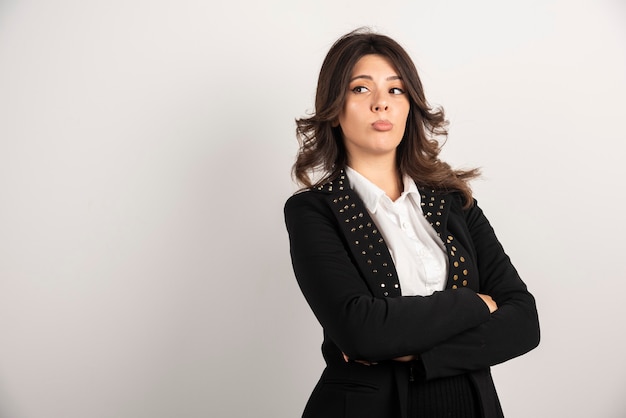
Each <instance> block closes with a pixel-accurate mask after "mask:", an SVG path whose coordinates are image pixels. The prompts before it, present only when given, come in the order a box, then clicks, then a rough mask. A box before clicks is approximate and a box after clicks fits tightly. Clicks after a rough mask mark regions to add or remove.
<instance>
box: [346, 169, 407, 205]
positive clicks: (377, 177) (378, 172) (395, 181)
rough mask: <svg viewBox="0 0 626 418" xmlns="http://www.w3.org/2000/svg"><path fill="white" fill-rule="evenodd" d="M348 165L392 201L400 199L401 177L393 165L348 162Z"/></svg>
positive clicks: (402, 186) (401, 189) (402, 185)
mask: <svg viewBox="0 0 626 418" xmlns="http://www.w3.org/2000/svg"><path fill="white" fill-rule="evenodd" d="M348 165H349V166H350V167H352V168H353V169H354V170H356V171H358V172H359V173H360V174H361V175H362V176H363V177H365V178H366V179H368V180H369V181H371V182H372V183H374V184H375V185H376V186H378V187H380V188H381V189H382V190H383V191H384V192H385V194H386V195H387V196H389V198H390V199H391V200H392V201H395V200H396V199H397V198H399V197H400V195H401V194H402V191H403V189H404V184H403V182H402V176H401V175H400V172H399V170H398V168H397V167H396V164H395V159H394V161H393V163H391V164H390V163H383V162H380V161H377V162H371V161H362V160H359V161H348Z"/></svg>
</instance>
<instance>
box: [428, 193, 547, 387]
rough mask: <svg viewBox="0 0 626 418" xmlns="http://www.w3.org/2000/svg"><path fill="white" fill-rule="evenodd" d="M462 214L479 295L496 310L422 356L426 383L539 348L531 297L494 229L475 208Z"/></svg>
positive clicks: (481, 212) (475, 205) (536, 322)
mask: <svg viewBox="0 0 626 418" xmlns="http://www.w3.org/2000/svg"><path fill="white" fill-rule="evenodd" d="M474 203H475V204H474V206H473V207H472V208H471V209H469V210H468V211H466V212H465V216H464V219H461V220H460V222H464V223H466V225H467V228H466V230H468V231H469V237H468V239H469V240H471V245H472V246H473V248H474V250H475V256H476V260H477V265H478V272H479V277H480V292H481V293H484V294H488V295H490V296H491V297H492V298H493V299H494V301H495V302H496V303H497V305H498V309H497V310H496V311H495V312H494V313H493V314H492V315H491V317H490V319H489V320H488V321H486V322H484V323H482V324H480V325H478V326H477V327H475V328H473V329H470V330H466V331H464V332H462V333H460V334H458V335H456V336H454V337H452V338H450V339H448V340H446V341H445V342H443V343H441V344H438V345H436V346H435V347H433V348H432V349H430V350H428V351H426V352H424V353H422V354H421V356H420V357H421V360H422V362H423V364H424V368H425V371H426V377H427V379H432V378H438V377H444V376H451V375H456V374H460V373H464V372H468V371H473V370H479V369H484V368H487V367H489V366H492V365H495V364H498V363H501V362H504V361H506V360H509V359H511V358H513V357H516V356H519V355H522V354H524V353H526V352H528V351H530V350H532V349H533V348H535V347H536V346H537V345H538V344H539V338H540V336H539V320H538V315H537V308H536V305H535V299H534V297H533V296H532V295H531V294H530V293H529V292H528V289H527V287H526V285H525V284H524V282H523V281H522V279H521V278H520V276H519V275H518V273H517V271H516V269H515V267H514V266H513V264H512V263H511V261H510V259H509V257H508V256H507V254H506V253H505V252H504V249H503V248H502V245H501V244H500V242H499V241H498V239H497V237H496V235H495V233H494V230H493V228H492V227H491V225H490V224H489V221H488V220H487V218H486V217H485V215H484V214H483V211H482V210H481V209H480V208H479V207H478V205H477V204H476V202H474Z"/></svg>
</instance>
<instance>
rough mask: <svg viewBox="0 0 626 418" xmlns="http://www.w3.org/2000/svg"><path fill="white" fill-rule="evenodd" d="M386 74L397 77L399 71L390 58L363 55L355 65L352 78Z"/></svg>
mask: <svg viewBox="0 0 626 418" xmlns="http://www.w3.org/2000/svg"><path fill="white" fill-rule="evenodd" d="M381 72H382V73H386V75H397V73H398V71H397V70H396V68H395V67H394V66H393V64H392V63H391V60H389V58H387V57H385V56H384V55H378V54H368V55H363V56H362V57H361V58H359V60H358V61H357V62H356V63H355V64H354V67H353V68H352V76H353V77H354V76H358V75H362V74H363V75H370V73H381Z"/></svg>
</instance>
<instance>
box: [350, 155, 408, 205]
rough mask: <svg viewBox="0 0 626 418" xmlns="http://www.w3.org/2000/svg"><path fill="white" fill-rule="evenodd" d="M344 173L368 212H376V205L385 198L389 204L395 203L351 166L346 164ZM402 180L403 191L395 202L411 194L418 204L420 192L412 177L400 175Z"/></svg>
mask: <svg viewBox="0 0 626 418" xmlns="http://www.w3.org/2000/svg"><path fill="white" fill-rule="evenodd" d="M346 175H347V176H348V180H349V181H350V185H351V186H352V189H353V190H354V191H355V192H357V194H358V195H359V197H360V198H361V200H363V203H364V204H365V208H366V209H367V210H368V211H369V212H370V213H376V210H377V209H378V206H379V205H380V204H381V202H382V201H383V200H387V201H388V202H389V203H390V204H392V203H395V202H391V199H389V197H388V196H387V195H386V194H385V192H384V191H383V190H382V189H381V188H380V187H378V186H376V185H375V184H374V183H372V182H371V181H369V180H368V179H367V178H365V177H364V176H363V175H362V174H361V173H359V172H358V171H356V170H355V169H353V168H352V167H348V166H346ZM402 182H403V184H404V191H403V192H402V194H401V195H400V197H399V198H398V199H397V200H396V202H401V201H403V200H404V199H406V198H407V197H408V196H409V195H411V196H412V198H413V199H414V200H415V199H416V198H417V203H418V206H419V201H420V194H419V190H418V189H417V185H416V184H415V182H414V181H413V179H412V178H411V177H409V176H407V175H406V174H405V175H404V176H403V177H402Z"/></svg>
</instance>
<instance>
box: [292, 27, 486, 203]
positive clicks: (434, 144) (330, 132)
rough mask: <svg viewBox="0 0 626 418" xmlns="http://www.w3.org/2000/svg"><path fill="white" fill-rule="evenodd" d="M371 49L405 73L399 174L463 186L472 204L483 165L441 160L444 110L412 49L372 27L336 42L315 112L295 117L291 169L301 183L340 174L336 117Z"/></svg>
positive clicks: (444, 187)
mask: <svg viewBox="0 0 626 418" xmlns="http://www.w3.org/2000/svg"><path fill="white" fill-rule="evenodd" d="M369 54H376V55H381V56H384V57H386V58H387V59H388V60H389V61H390V62H391V64H392V65H393V67H394V68H395V69H396V71H397V72H398V74H399V75H400V76H401V77H402V80H403V81H404V86H405V91H406V93H407V95H408V98H409V102H410V109H409V115H408V117H407V121H406V129H405V132H404V136H403V138H402V141H401V142H400V144H399V145H398V148H397V152H396V160H397V165H398V169H399V171H400V173H401V174H402V175H404V174H408V175H409V176H410V177H411V178H413V179H414V180H415V182H416V183H417V184H418V185H420V186H425V187H431V188H433V189H435V190H438V191H453V190H454V191H459V192H460V193H461V194H462V195H463V197H464V200H465V206H471V205H472V202H473V199H472V191H471V188H470V186H469V180H471V179H473V178H475V177H477V176H478V175H479V170H478V169H476V168H475V169H471V170H454V169H452V168H451V167H450V165H448V164H447V163H445V162H443V161H441V160H440V159H439V153H440V151H441V145H440V144H439V141H438V140H437V138H438V137H443V138H444V143H445V139H446V138H447V134H448V131H447V126H448V121H447V120H446V118H445V115H444V111H443V109H442V108H441V107H438V108H434V109H433V108H431V106H430V105H429V104H428V102H427V101H426V98H425V96H424V89H423V87H422V82H421V81H420V78H419V75H418V73H417V69H416V68H415V64H414V63H413V61H412V60H411V58H410V57H409V55H408V54H407V52H406V51H405V50H404V49H403V48H402V47H401V46H400V45H399V44H398V43H397V42H396V41H394V40H393V39H391V38H390V37H388V36H385V35H381V34H377V33H374V32H372V31H370V30H369V29H367V28H360V29H357V30H355V31H352V32H350V33H348V34H346V35H344V36H342V37H341V38H339V39H338V40H337V41H336V42H335V43H334V44H333V46H332V47H331V48H330V50H329V52H328V54H327V55H326V58H325V59H324V62H323V64H322V68H321V70H320V74H319V79H318V82H317V92H316V96H315V112H314V113H313V114H312V115H311V116H310V117H304V118H300V119H296V125H297V128H296V136H297V138H298V142H299V145H300V148H299V150H298V154H297V157H296V162H295V163H294V165H293V170H292V171H293V175H294V177H295V179H296V180H297V182H298V183H299V184H300V185H302V186H304V187H305V188H306V187H312V186H318V185H320V184H322V183H324V182H326V181H328V180H332V179H334V178H335V177H337V175H338V174H339V171H340V170H341V169H343V168H344V167H345V166H346V163H347V154H346V149H345V146H344V144H343V137H342V133H341V128H340V127H339V126H336V125H337V124H336V121H337V120H338V117H339V113H340V112H341V110H342V109H343V106H344V103H345V100H346V92H347V91H348V89H349V83H350V77H351V74H352V70H353V68H354V65H355V64H356V63H357V61H358V60H359V59H361V57H363V56H364V55H369ZM333 125H335V126H333ZM320 172H321V174H322V175H321V177H320V178H319V179H318V180H313V177H312V175H313V174H314V173H320Z"/></svg>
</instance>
